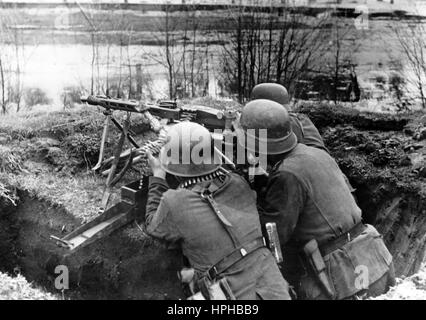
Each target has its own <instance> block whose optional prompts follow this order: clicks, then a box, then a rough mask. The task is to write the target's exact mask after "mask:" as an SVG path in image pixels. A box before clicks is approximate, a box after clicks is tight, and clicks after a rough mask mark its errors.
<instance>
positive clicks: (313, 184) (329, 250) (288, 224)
mask: <svg viewBox="0 0 426 320" xmlns="http://www.w3.org/2000/svg"><path fill="white" fill-rule="evenodd" d="M259 203H260V207H261V208H262V209H261V214H262V219H261V220H263V222H268V221H273V222H276V223H277V228H278V233H279V237H280V242H281V245H282V250H283V256H284V272H283V273H284V277H285V278H286V280H288V281H289V283H290V284H291V285H293V286H294V288H295V290H296V292H297V294H298V297H299V298H302V299H322V298H326V295H325V294H324V292H323V290H322V288H321V287H320V285H319V284H318V281H317V280H316V279H315V275H314V274H313V273H312V272H311V270H310V269H309V267H308V265H307V264H306V261H305V260H304V258H303V256H302V255H301V248H302V247H303V245H304V244H305V243H306V242H308V241H309V240H311V239H316V240H317V242H318V244H319V248H320V251H321V254H322V256H323V259H324V262H325V265H326V270H327V275H328V279H329V280H330V282H331V284H332V287H333V290H334V293H335V296H334V298H335V299H347V298H351V297H354V296H355V295H357V294H361V293H364V292H366V291H367V292H368V290H363V288H365V286H363V285H361V286H360V278H359V276H360V272H361V271H364V273H365V270H366V272H367V274H364V275H362V276H367V278H366V279H364V282H365V281H367V284H368V285H369V289H370V292H369V293H370V294H372V295H377V294H380V293H384V292H385V291H387V289H388V287H389V285H392V284H393V282H394V276H393V266H392V256H391V254H390V253H389V251H388V250H387V248H386V246H385V244H384V242H383V240H382V238H381V236H380V234H379V233H378V232H377V230H376V229H375V228H374V227H372V226H369V225H366V226H365V225H363V224H362V222H361V210H360V209H359V208H358V206H357V205H356V203H355V201H354V198H353V197H352V195H351V193H350V190H349V187H348V185H347V184H346V183H345V180H344V177H343V175H342V172H341V171H340V169H339V167H338V165H337V163H336V162H335V161H334V160H333V158H331V157H330V156H329V155H328V154H327V153H326V152H324V151H323V150H319V149H317V148H312V147H309V146H305V145H303V144H297V146H296V147H295V148H294V149H293V150H291V151H290V152H289V153H287V154H286V155H285V156H283V159H282V161H280V162H278V163H277V164H276V165H275V166H274V168H273V170H272V172H271V174H270V176H269V179H268V182H267V186H266V188H265V190H264V193H263V194H262V195H261V196H260V200H259ZM361 282H362V281H361Z"/></svg>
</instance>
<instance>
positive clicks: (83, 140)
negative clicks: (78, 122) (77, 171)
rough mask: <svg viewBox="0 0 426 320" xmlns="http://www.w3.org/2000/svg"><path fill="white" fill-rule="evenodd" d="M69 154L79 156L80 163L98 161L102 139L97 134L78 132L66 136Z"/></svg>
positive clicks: (65, 142) (65, 141) (65, 144)
mask: <svg viewBox="0 0 426 320" xmlns="http://www.w3.org/2000/svg"><path fill="white" fill-rule="evenodd" d="M63 144H64V146H65V148H66V150H67V152H68V154H69V155H71V156H73V157H75V158H77V159H78V160H79V161H80V163H82V164H83V163H84V162H83V160H84V161H88V162H89V163H91V164H93V163H96V160H97V157H98V155H99V148H100V140H99V137H98V136H97V135H93V134H92V135H85V134H82V133H76V134H73V135H71V136H68V137H66V138H65V140H64V142H63Z"/></svg>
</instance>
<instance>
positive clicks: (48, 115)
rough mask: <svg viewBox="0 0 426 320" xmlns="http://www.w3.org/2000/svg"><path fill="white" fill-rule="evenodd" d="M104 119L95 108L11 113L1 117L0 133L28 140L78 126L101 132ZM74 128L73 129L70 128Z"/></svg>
mask: <svg viewBox="0 0 426 320" xmlns="http://www.w3.org/2000/svg"><path fill="white" fill-rule="evenodd" d="M102 124H103V117H102V116H101V114H100V113H99V112H97V111H96V109H95V108H90V109H89V107H85V106H82V107H78V108H76V109H73V110H71V111H51V110H49V108H48V107H45V108H44V109H40V108H34V110H30V111H24V112H19V113H10V114H6V115H1V116H0V132H2V133H4V134H7V135H9V136H10V137H11V138H13V139H26V138H32V137H35V136H40V135H42V134H44V133H46V132H49V131H51V132H52V133H53V134H54V133H55V132H58V131H66V130H70V129H75V128H76V127H77V126H80V127H86V128H91V129H92V130H101V128H102ZM70 127H72V128H70Z"/></svg>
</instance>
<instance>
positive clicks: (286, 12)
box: [221, 6, 327, 102]
mask: <svg viewBox="0 0 426 320" xmlns="http://www.w3.org/2000/svg"><path fill="white" fill-rule="evenodd" d="M228 12H229V16H230V21H231V29H232V31H231V36H229V34H226V35H225V37H227V38H223V39H221V40H222V42H223V46H222V49H223V50H222V60H223V61H222V62H223V74H224V78H225V79H222V82H223V83H224V84H225V85H226V87H228V88H230V90H231V91H232V92H234V93H236V94H237V97H238V100H239V101H240V102H244V100H245V99H246V98H248V96H249V95H250V92H251V89H252V88H253V86H254V85H256V83H258V82H265V81H268V82H271V81H272V82H278V83H281V84H283V85H285V86H286V87H287V88H288V89H289V90H290V92H292V89H293V87H294V82H295V80H297V79H298V77H299V76H300V75H301V74H303V72H304V71H305V70H307V69H308V68H309V67H311V65H312V64H313V63H314V62H315V59H316V58H318V57H319V51H320V50H319V49H320V48H321V46H323V43H324V37H325V34H324V30H323V27H324V25H325V22H326V21H327V20H326V18H323V17H320V18H312V17H308V16H305V15H303V14H297V13H295V12H293V11H292V10H290V9H289V8H288V7H286V6H283V7H281V8H280V10H277V9H276V8H272V7H271V8H269V10H264V8H257V7H250V8H248V7H244V6H238V7H236V8H235V7H233V6H231V7H229V10H228Z"/></svg>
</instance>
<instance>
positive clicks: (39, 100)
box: [24, 88, 52, 107]
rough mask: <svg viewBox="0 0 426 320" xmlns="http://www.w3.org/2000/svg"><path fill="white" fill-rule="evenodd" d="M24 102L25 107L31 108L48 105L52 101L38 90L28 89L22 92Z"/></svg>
mask: <svg viewBox="0 0 426 320" xmlns="http://www.w3.org/2000/svg"><path fill="white" fill-rule="evenodd" d="M24 100H25V104H26V105H27V107H32V106H35V105H38V104H50V103H51V102H52V100H51V99H50V98H49V97H48V96H47V94H46V92H44V91H43V90H42V89H40V88H28V89H25V91H24Z"/></svg>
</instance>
